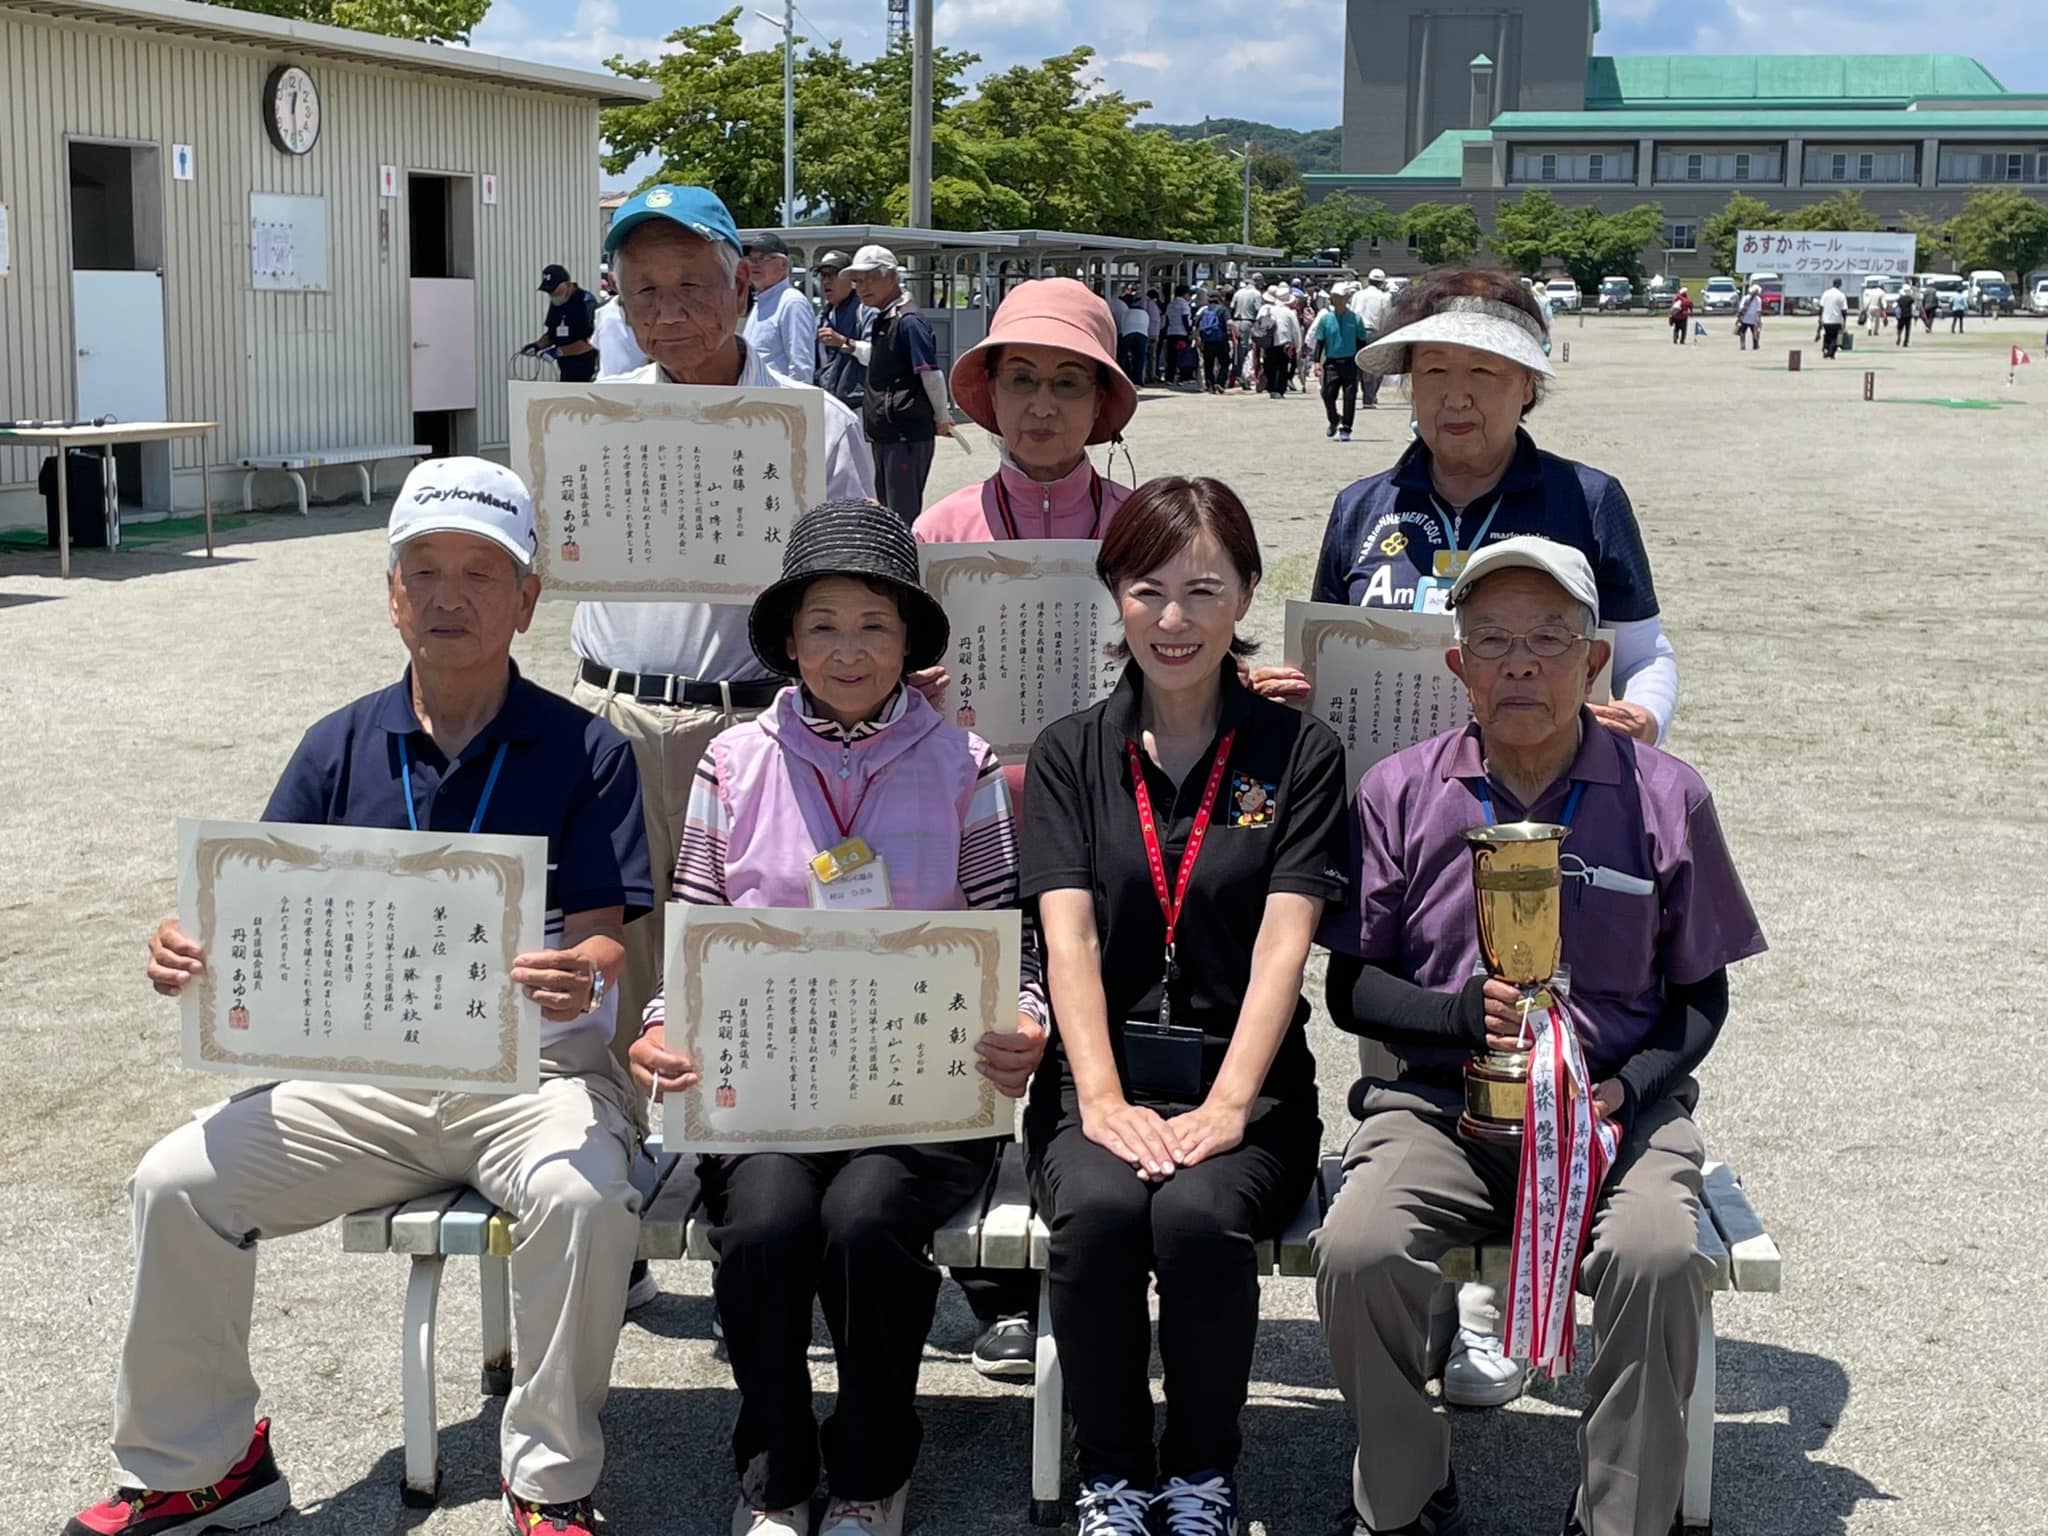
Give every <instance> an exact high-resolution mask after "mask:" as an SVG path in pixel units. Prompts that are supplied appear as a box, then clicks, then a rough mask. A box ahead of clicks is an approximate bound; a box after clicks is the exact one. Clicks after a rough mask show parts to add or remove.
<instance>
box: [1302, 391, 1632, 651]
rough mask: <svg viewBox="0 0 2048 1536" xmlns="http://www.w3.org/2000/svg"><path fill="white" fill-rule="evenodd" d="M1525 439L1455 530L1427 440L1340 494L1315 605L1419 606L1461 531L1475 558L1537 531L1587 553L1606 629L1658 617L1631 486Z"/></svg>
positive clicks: (1461, 545) (1522, 434) (1462, 545)
mask: <svg viewBox="0 0 2048 1536" xmlns="http://www.w3.org/2000/svg"><path fill="white" fill-rule="evenodd" d="M1515 436H1516V446H1515V457H1514V460H1513V462H1512V463H1510V464H1509V466H1508V471H1507V473H1506V474H1505V475H1503V476H1502V477H1501V482H1500V485H1499V486H1498V487H1497V488H1496V490H1495V492H1494V493H1492V494H1489V495H1486V496H1481V497H1480V498H1478V499H1477V500H1476V501H1474V502H1473V503H1472V505H1471V506H1469V507H1467V508H1466V509H1465V512H1464V514H1463V516H1462V517H1460V518H1459V519H1458V520H1457V521H1458V525H1459V526H1458V527H1457V528H1456V529H1455V530H1454V529H1453V528H1452V527H1451V526H1449V524H1450V518H1449V508H1448V507H1447V506H1444V505H1441V504H1440V503H1441V498H1440V497H1437V496H1436V495H1435V494H1434V492H1433V487H1432V486H1431V484H1430V478H1429V449H1428V447H1427V446H1426V445H1425V444H1424V443H1423V442H1422V440H1421V439H1420V438H1418V439H1416V440H1415V441H1414V442H1413V443H1411V444H1410V445H1409V446H1408V450H1407V451H1406V452H1405V453H1403V454H1402V455H1401V457H1400V459H1399V460H1398V461H1397V462H1396V463H1395V464H1394V467H1393V468H1392V469H1389V470H1385V471H1383V472H1381V473H1380V474H1377V475H1373V476H1371V477H1370V478H1369V479H1365V480H1360V481H1358V482H1357V483H1356V484H1354V485H1351V486H1348V487H1346V488H1345V489H1344V490H1343V491H1341V492H1340V493H1338V496H1337V501H1336V505H1334V506H1333V507H1331V509H1330V525H1329V528H1328V529H1327V531H1325V533H1324V535H1323V552H1322V556H1321V558H1320V559H1319V560H1318V561H1317V562H1316V583H1315V600H1316V601H1317V602H1319V603H1344V604H1348V605H1350V606H1352V607H1365V608H1400V609H1412V608H1414V607H1415V606H1416V593H1417V591H1418V590H1419V589H1423V582H1424V579H1425V578H1431V579H1433V580H1439V579H1440V578H1437V575H1436V572H1437V560H1436V557H1437V555H1438V553H1439V552H1440V551H1444V550H1448V549H1450V548H1451V541H1452V537H1453V535H1454V533H1455V536H1456V539H1457V548H1458V549H1460V550H1463V551H1467V552H1469V551H1470V550H1471V549H1472V548H1473V547H1474V545H1475V544H1476V545H1480V546H1484V545H1487V544H1496V543H1498V542H1500V540H1502V539H1507V538H1513V537H1515V536H1517V535H1519V534H1537V535H1540V536H1541V537H1543V538H1547V539H1555V540H1557V542H1558V543H1560V544H1569V545H1571V546H1572V547H1573V548H1574V549H1576V550H1578V551H1579V552H1580V553H1582V554H1583V555H1585V557H1586V561H1587V563H1588V564H1590V565H1591V566H1592V567H1593V579H1594V582H1595V583H1596V584H1597V585H1598V587H1599V589H1600V622H1601V623H1603V624H1631V623H1635V622H1637V621H1639V620H1642V619H1650V618H1655V617H1656V615H1657V592H1656V588H1655V587H1654V586H1653V585H1652V584H1651V581H1650V557H1649V555H1648V554H1647V553H1646V552H1645V551H1644V549H1643V535H1642V530H1641V529H1640V528H1639V527H1637V525H1636V514H1635V508H1634V507H1632V506H1631V505H1630V504H1629V499H1628V493H1627V492H1626V491H1624V490H1623V489H1622V488H1621V482H1620V481H1619V480H1617V479H1615V478H1614V477H1613V476H1612V475H1609V474H1604V473H1602V472H1601V471H1600V470H1597V469H1594V468H1592V467H1591V466H1589V465H1585V464H1579V463H1576V462H1574V461H1573V460H1571V459H1565V458H1560V457H1558V456H1557V455H1556V454H1554V453H1544V452H1543V451H1542V450H1541V449H1539V448H1537V446H1536V444H1535V441H1534V440H1533V439H1532V438H1531V437H1530V436H1529V434H1528V433H1527V432H1526V431H1521V430H1519V429H1518V430H1517V431H1516V434H1515ZM1496 502H1497V505H1496ZM1489 510H1491V511H1492V521H1491V522H1490V523H1489V522H1488V520H1487V515H1488V512H1489ZM1482 526H1484V527H1485V530H1486V531H1485V533H1484V534H1483V535H1482V534H1481V533H1480V529H1481V527H1482Z"/></svg>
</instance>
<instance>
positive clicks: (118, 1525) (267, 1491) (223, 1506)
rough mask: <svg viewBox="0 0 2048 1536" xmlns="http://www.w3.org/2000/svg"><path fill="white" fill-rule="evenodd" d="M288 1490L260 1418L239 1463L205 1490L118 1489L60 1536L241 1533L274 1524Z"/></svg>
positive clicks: (287, 1502)
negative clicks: (162, 1491) (269, 1523)
mask: <svg viewBox="0 0 2048 1536" xmlns="http://www.w3.org/2000/svg"><path fill="white" fill-rule="evenodd" d="M291 1501H292V1491H291V1488H290V1486H289V1485H288V1484H287V1483H286V1482H285V1480H284V1474H283V1473H282V1472H279V1471H278V1470H277V1458H276V1457H274V1456H272V1455H271V1454H270V1420H268V1419H259V1420H257V1422H256V1433H255V1434H254V1435H252V1436H251V1437H250V1439H249V1449H248V1450H247V1451H245V1452H243V1454H242V1459H241V1460H240V1461H238V1462H236V1463H235V1464H234V1465H233V1466H232V1467H229V1468H228V1470H227V1473H226V1475H225V1476H223V1477H222V1478H221V1480H220V1481H219V1482H217V1483H215V1484H213V1485H212V1486H211V1487H209V1488H188V1489H186V1490H185V1491H184V1492H182V1493H157V1492H154V1491H153V1490H150V1489H147V1488H119V1489H116V1490H115V1492H114V1496H113V1497H112V1498H111V1499H105V1500H102V1501H101V1502H100V1503H98V1504H95V1505H93V1506H92V1508H90V1509H86V1510H81V1511H80V1512H79V1513H77V1514H75V1515H73V1516H72V1517H71V1519H70V1520H69V1521H68V1522H66V1524H65V1526H64V1536H173V1533H174V1532H183V1531H189V1532H192V1533H194V1536H197V1533H198V1532H200V1531H245V1530H247V1529H249V1527H250V1526H252V1525H261V1524H263V1523H264V1522H265V1521H266V1520H275V1519H276V1518H277V1517H278V1516H279V1515H281V1514H283V1513H284V1512H285V1510H286V1509H287V1508H288V1507H289V1506H290V1504H291Z"/></svg>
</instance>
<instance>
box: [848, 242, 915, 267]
mask: <svg viewBox="0 0 2048 1536" xmlns="http://www.w3.org/2000/svg"><path fill="white" fill-rule="evenodd" d="M901 265H902V263H900V262H899V261H897V260H896V253H895V252H894V251H892V250H890V249H889V247H887V246H886V245H864V246H862V247H861V248H860V249H859V250H857V251H855V252H854V253H853V261H852V264H851V265H849V266H848V267H847V269H846V270H847V271H848V272H894V271H896V270H897V269H898V268H899V267H900V266H901Z"/></svg>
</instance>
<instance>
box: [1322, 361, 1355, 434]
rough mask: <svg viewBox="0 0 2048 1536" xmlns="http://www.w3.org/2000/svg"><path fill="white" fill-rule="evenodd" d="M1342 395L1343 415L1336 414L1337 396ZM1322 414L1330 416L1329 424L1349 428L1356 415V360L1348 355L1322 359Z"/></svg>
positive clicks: (1347, 430)
mask: <svg viewBox="0 0 2048 1536" xmlns="http://www.w3.org/2000/svg"><path fill="white" fill-rule="evenodd" d="M1340 392H1341V393H1342V394H1343V396H1344V416H1343V419H1342V420H1339V419H1338V416H1337V396H1338V394H1339V393H1340ZM1323 414H1324V415H1325V416H1327V417H1329V418H1330V425H1331V426H1333V427H1342V428H1343V429H1344V430H1345V431H1346V432H1349V431H1350V430H1351V423H1352V421H1353V420H1354V419H1356V417H1357V415H1358V361H1357V359H1356V358H1350V357H1326V358H1324V359H1323Z"/></svg>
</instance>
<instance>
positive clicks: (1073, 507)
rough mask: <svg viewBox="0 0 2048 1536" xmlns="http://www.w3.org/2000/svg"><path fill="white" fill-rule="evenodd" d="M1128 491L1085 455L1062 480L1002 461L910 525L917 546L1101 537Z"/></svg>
mask: <svg viewBox="0 0 2048 1536" xmlns="http://www.w3.org/2000/svg"><path fill="white" fill-rule="evenodd" d="M1130 494H1131V491H1130V487H1129V486H1124V485H1118V484H1117V483H1116V482H1115V481H1114V480H1110V479H1107V478H1106V477H1104V476H1102V475H1101V474H1099V473H1097V471H1096V469H1095V467H1094V466H1093V465H1092V464H1090V463H1089V462H1088V460H1087V459H1086V457H1085V456H1084V457H1083V459H1082V460H1081V462H1080V464H1079V465H1077V466H1076V467H1075V468H1074V470H1073V472H1072V473H1070V474H1069V475H1067V476H1066V477H1065V478H1064V479H1060V480H1054V481H1051V482H1046V481H1041V480H1034V479H1032V478H1031V477H1030V476H1029V475H1027V474H1025V473H1024V471H1023V470H1021V469H1019V468H1018V467H1017V466H1016V465H1014V464H1012V463H1011V462H1010V461H1009V460H1008V459H1005V460H1004V461H1003V463H1002V465H1001V466H1000V467H999V468H998V469H997V470H996V472H995V473H994V474H992V475H990V476H989V477H988V478H987V479H986V480H984V481H982V482H981V484H979V485H969V486H963V487H962V488H961V489H959V490H957V491H955V492H954V493H953V494H952V495H950V496H947V497H945V498H943V499H942V500H940V501H937V502H935V503H933V504H932V505H931V506H930V507H927V508H926V509H925V511H924V514H923V515H922V516H921V517H919V518H918V520H917V522H916V523H915V524H914V525H912V527H911V530H910V531H911V532H912V533H914V534H916V535H917V539H918V542H919V543H921V544H982V543H988V542H992V541H994V540H999V539H1099V538H1101V537H1102V536H1103V534H1104V533H1106V532H1108V530H1109V525H1110V521H1111V520H1112V519H1113V518H1114V517H1115V516H1116V509H1117V508H1118V507H1120V506H1122V505H1123V504H1124V500H1125V498H1127V497H1128V496H1129V495H1130Z"/></svg>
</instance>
